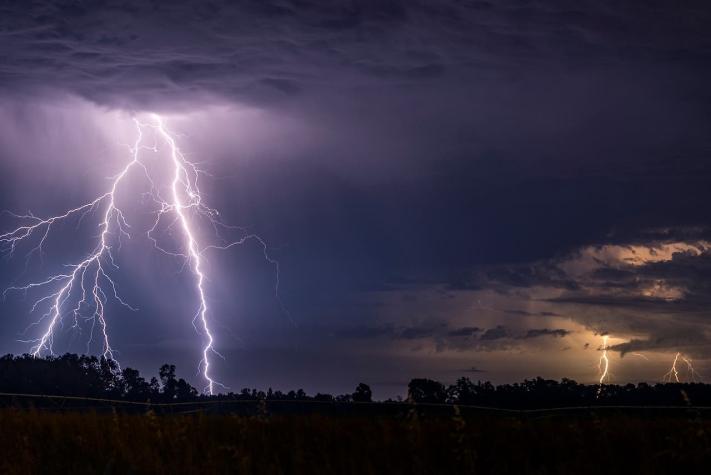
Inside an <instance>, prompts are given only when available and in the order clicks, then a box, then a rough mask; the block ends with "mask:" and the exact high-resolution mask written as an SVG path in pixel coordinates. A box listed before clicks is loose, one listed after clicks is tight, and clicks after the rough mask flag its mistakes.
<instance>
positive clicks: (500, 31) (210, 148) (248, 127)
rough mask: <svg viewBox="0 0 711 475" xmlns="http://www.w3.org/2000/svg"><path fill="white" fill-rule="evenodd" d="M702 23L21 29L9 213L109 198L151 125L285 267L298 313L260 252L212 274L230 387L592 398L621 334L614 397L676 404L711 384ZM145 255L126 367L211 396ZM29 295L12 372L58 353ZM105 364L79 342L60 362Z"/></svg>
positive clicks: (71, 335) (606, 6) (125, 24)
mask: <svg viewBox="0 0 711 475" xmlns="http://www.w3.org/2000/svg"><path fill="white" fill-rule="evenodd" d="M706 3H707V2H702V1H698V2H695V1H692V2H684V6H683V7H680V6H673V5H671V4H669V2H665V1H661V0H660V1H651V2H650V1H645V2H636V1H632V2H624V6H621V5H620V3H619V2H613V1H594V2H593V1H590V2H576V3H575V5H571V4H570V2H564V1H562V0H561V1H540V2H530V1H522V0H517V1H513V0H509V1H493V2H484V1H482V2H478V1H465V0H461V1H455V0H438V1H427V2H405V1H398V0H388V1H382V0H381V1H375V0H348V1H347V0H332V1H325V0H323V1H317V0H314V1H306V2H303V1H288V0H281V1H277V0H271V1H259V2H257V1H247V0H243V1H239V2H221V1H210V2H204V1H197V0H195V1H180V0H179V1H176V2H170V3H165V2H157V1H155V2H146V1H135V2H131V1H129V2H125V1H113V0H103V1H101V2H81V1H56V2H42V1H39V2H33V3H32V4H31V5H28V4H27V3H26V2H20V1H10V2H4V3H3V4H2V6H0V209H6V210H9V211H12V212H17V213H25V212H27V211H28V210H30V211H32V212H33V213H35V214H36V215H38V216H50V215H53V214H56V213H58V212H61V211H62V210H63V209H65V208H70V207H74V206H77V205H79V204H81V203H83V202H85V201H86V200H87V199H91V198H92V197H94V196H96V195H97V194H100V193H102V192H103V190H105V188H106V185H107V184H109V183H110V181H109V180H107V177H109V176H112V175H114V174H116V173H117V172H118V171H119V170H120V169H121V167H122V166H124V164H125V161H126V160H128V159H129V155H128V150H127V148H126V146H125V144H126V143H130V142H131V141H132V140H133V135H132V134H133V133H134V129H133V128H132V122H131V117H132V116H133V115H134V114H138V115H141V114H143V113H145V112H148V111H153V112H157V113H160V114H162V115H163V116H164V117H165V120H166V122H167V123H168V124H169V126H170V128H171V130H173V131H174V132H176V133H177V134H178V140H179V142H180V146H181V147H182V149H183V150H184V151H185V152H186V154H187V155H188V156H189V158H190V159H191V160H193V161H195V162H197V163H199V164H200V166H201V168H202V169H204V170H205V171H206V172H207V173H208V174H209V175H208V176H206V177H204V181H203V182H202V183H203V185H202V190H203V193H204V195H205V200H207V201H208V202H209V204H210V205H211V206H213V207H215V208H217V209H219V210H220V211H221V212H222V218H223V219H224V221H225V222H228V223H230V224H234V225H239V226H244V227H246V228H247V229H248V230H249V232H255V233H257V234H259V235H260V236H261V237H263V238H264V239H265V241H266V242H267V243H268V244H269V246H270V253H271V255H272V256H273V257H275V258H276V259H278V260H279V262H280V266H281V267H280V268H281V273H280V298H281V301H282V302H283V304H284V306H285V307H286V309H288V314H287V312H285V311H284V310H283V309H282V308H281V307H280V305H279V302H278V300H277V299H276V298H275V296H274V292H273V285H274V272H273V268H272V267H271V266H270V265H269V264H268V263H266V262H265V261H264V260H263V259H262V254H261V249H260V248H259V247H258V246H256V245H253V244H248V245H245V246H243V247H240V248H234V249H231V250H229V251H226V252H223V253H213V252H210V253H209V254H208V255H207V256H206V258H207V267H206V269H207V272H208V274H209V282H208V283H207V289H208V297H209V298H210V301H211V302H212V312H211V316H210V318H211V319H212V321H213V322H214V326H215V328H216V330H217V331H216V333H217V336H218V337H217V341H216V347H217V349H218V350H219V351H220V353H221V354H222V355H224V357H225V359H224V360H221V359H219V358H216V359H215V376H216V377H217V379H218V380H220V381H222V382H224V383H225V384H226V385H228V386H229V387H230V388H231V389H239V388H241V387H243V386H257V387H262V388H266V387H268V386H272V387H274V388H282V389H288V388H296V387H304V388H305V389H306V390H308V391H310V392H315V391H331V392H345V391H349V390H351V389H352V388H353V387H355V385H356V384H357V383H358V382H361V381H363V382H366V383H369V384H371V385H372V386H373V388H374V390H375V395H376V396H377V397H385V396H391V395H395V394H402V393H404V388H405V385H406V383H407V381H408V380H409V379H410V378H412V377H432V378H437V379H440V380H443V381H446V382H449V381H452V380H454V379H455V378H456V377H458V376H461V375H466V376H470V377H472V378H474V379H488V380H492V381H495V382H504V381H512V380H520V379H522V378H525V377H534V376H538V375H541V376H545V377H552V378H560V377H571V378H574V379H577V380H580V381H583V382H591V381H595V380H596V378H597V368H596V365H597V361H598V359H599V357H600V354H601V352H600V345H601V342H602V337H601V335H602V334H609V335H610V337H609V338H610V344H611V346H612V350H613V351H612V352H611V370H612V373H613V375H612V376H613V380H614V381H618V382H622V381H637V380H649V381H655V380H659V379H660V378H661V377H662V375H663V374H664V373H665V372H666V371H667V370H668V367H669V365H670V364H671V361H672V360H673V358H674V354H675V353H676V352H681V353H683V354H684V355H687V356H688V357H689V358H692V359H693V360H694V361H695V362H696V366H697V370H698V371H699V372H700V373H701V374H705V373H710V372H711V352H710V351H709V348H711V346H710V345H709V344H710V343H711V327H710V323H711V321H710V320H709V318H710V317H711V315H709V311H708V308H709V303H711V280H710V278H711V249H710V247H711V235H710V234H711V229H710V228H709V227H710V226H711V216H709V213H708V212H707V211H706V209H707V205H706V204H707V203H709V200H710V199H711V187H710V186H709V184H711V181H710V179H711V176H710V175H709V168H708V163H709V153H710V151H711V139H709V137H711V135H710V134H709V131H710V126H711V116H710V115H709V112H708V111H709V110H711V108H710V106H711V94H710V93H709V87H708V84H709V83H710V82H711V70H710V69H709V64H711V62H709V59H711V33H709V29H708V24H709V20H711V8H709V6H708V5H707V4H706ZM132 192H134V193H135V192H140V185H138V184H137V185H136V187H135V188H130V187H129V188H127V189H126V190H124V191H122V193H125V195H123V196H126V197H127V198H125V199H127V200H129V201H127V203H133V205H130V206H129V205H128V204H127V206H129V207H130V209H131V210H132V211H131V219H132V220H133V223H134V225H135V226H136V227H137V228H140V227H141V223H144V222H145V213H144V214H141V213H142V211H141V208H140V207H139V206H138V205H137V203H135V202H130V198H128V197H129V196H131V193H132ZM17 224H18V223H17V220H15V219H13V218H12V217H11V216H10V215H8V214H5V215H3V216H2V217H0V232H4V231H7V230H10V229H12V228H13V227H14V226H16V225H17ZM77 224H78V223H69V224H67V226H65V227H62V228H59V229H57V230H56V231H57V232H56V234H54V235H53V238H52V239H51V240H50V242H49V243H48V246H47V248H46V250H45V253H44V254H43V255H42V256H41V258H40V256H35V257H34V258H33V259H32V260H30V261H29V263H27V264H26V260H25V258H24V255H25V254H26V253H27V251H28V250H29V248H31V247H32V246H30V247H29V248H28V249H19V250H18V251H17V252H16V253H15V255H14V257H13V258H12V259H6V260H3V261H2V262H1V263H0V285H1V286H2V287H3V288H4V287H7V286H10V285H13V284H18V283H23V282H28V281H30V280H33V279H37V278H40V277H42V276H46V275H48V274H50V273H54V272H57V269H61V266H62V265H63V264H66V262H67V260H71V259H74V258H75V257H77V256H79V255H80V254H81V252H82V251H83V250H86V249H91V243H92V242H93V241H91V238H92V236H95V232H94V231H93V230H95V227H92V226H95V225H96V222H95V221H94V222H92V221H91V219H89V220H87V222H84V223H82V225H81V226H80V227H79V228H77ZM80 231H81V232H80ZM92 233H94V234H92ZM139 234H140V233H139ZM82 236H86V239H84V238H83V237H82ZM228 237H229V236H228ZM204 238H205V239H207V236H205V237H204ZM148 244H149V243H148V242H147V241H146V240H145V239H141V238H136V239H133V240H131V242H130V243H127V244H125V246H124V247H123V248H122V250H121V252H120V257H119V259H120V261H121V264H122V265H121V271H120V272H118V273H117V283H118V284H119V286H120V287H121V289H122V293H123V295H124V296H125V297H126V298H127V299H129V300H131V302H132V303H135V304H136V306H137V307H139V308H140V311H139V312H129V311H127V310H125V309H122V308H120V307H118V306H116V305H111V306H110V307H109V308H108V309H107V318H108V319H109V320H110V325H111V328H112V332H113V334H114V347H115V348H116V349H117V350H118V352H119V353H118V356H119V359H120V361H121V362H122V363H123V364H125V365H129V366H134V367H138V368H139V369H141V370H144V371H147V372H149V373H153V372H155V368H157V367H158V366H159V365H160V364H161V363H163V362H166V361H170V362H175V363H176V364H177V365H178V370H179V372H181V373H182V374H183V375H185V376H187V377H189V378H190V379H191V381H192V382H194V383H195V384H196V385H199V386H201V383H200V378H199V377H198V375H197V362H198V360H199V358H200V356H199V352H200V348H201V345H202V343H203V339H202V337H201V336H200V335H198V334H196V333H195V331H194V329H193V328H192V326H191V324H190V320H191V319H192V313H193V311H194V309H193V306H194V294H193V293H192V287H191V284H190V275H189V273H186V272H185V271H184V269H181V265H180V262H176V261H175V260H171V259H168V258H165V256H156V255H155V253H154V252H151V249H150V247H149V245H148ZM181 270H182V272H181ZM30 297H32V296H28V297H27V298H23V295H21V294H20V295H18V294H16V293H14V294H9V295H8V296H7V298H6V299H5V300H4V302H3V303H2V306H0V316H1V318H0V352H2V353H6V352H14V353H21V352H24V351H28V349H29V346H30V345H28V344H27V343H22V342H20V341H18V340H26V339H31V338H35V337H36V336H37V333H38V332H39V331H40V328H41V325H40V328H38V327H30V328H29V329H27V326H28V325H29V324H30V323H31V322H32V321H34V320H35V319H36V318H37V317H38V316H40V315H41V312H40V314H39V315H35V316H31V315H29V310H30V306H31V303H32V299H31V298H30ZM292 320H293V321H292ZM26 329H27V330H26ZM23 332H24V333H23ZM87 338H88V336H87V334H86V332H85V333H83V334H77V333H76V332H74V331H72V330H71V329H70V328H69V325H67V326H65V327H64V328H63V329H62V330H61V333H60V334H59V336H58V338H57V340H56V348H55V349H56V350H57V351H60V352H61V351H78V352H81V351H84V349H85V348H86V342H87ZM92 350H93V351H100V348H99V346H94V347H93V348H92ZM640 354H641V355H643V356H639V355H640Z"/></svg>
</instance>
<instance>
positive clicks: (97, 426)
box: [0, 408, 711, 474]
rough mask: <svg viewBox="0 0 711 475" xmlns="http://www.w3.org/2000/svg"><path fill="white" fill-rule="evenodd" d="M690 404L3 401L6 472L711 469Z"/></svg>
mask: <svg viewBox="0 0 711 475" xmlns="http://www.w3.org/2000/svg"><path fill="white" fill-rule="evenodd" d="M710 461H711V418H709V416H708V415H705V413H700V412H696V411H694V410H683V409H682V410H679V409H676V410H671V411H658V412H655V410H652V409H647V410H640V411H625V410H616V409H596V410H586V409H582V410H576V411H559V412H556V411H549V412H528V413H518V414H517V413H510V414H503V413H499V414H493V413H487V412H477V411H474V410H467V411H465V413H464V414H463V415H462V413H461V412H460V411H458V410H457V409H456V408H451V410H450V411H449V414H448V415H444V414H442V413H430V412H429V411H427V410H415V409H414V408H413V409H411V410H410V411H406V412H402V413H401V414H398V415H382V414H381V415H377V414H373V415H370V416H367V415H363V414H358V415H325V414H291V415H255V416H244V415H229V414H207V413H204V412H195V413H187V414H186V413H184V414H163V415H159V414H156V413H155V412H153V411H149V412H147V413H144V414H131V413H126V412H102V413H97V412H93V411H74V410H72V411H47V410H43V411H37V410H28V409H12V408H6V409H2V410H0V473H3V474H33V473H52V474H63V473H76V474H83V473H105V474H124V473H137V474H143V473H145V474H162V473H171V474H173V473H249V474H252V473H269V474H288V473H294V474H301V473H308V474H312V473H333V474H370V473H386V474H430V473H446V474H452V473H497V474H499V473H504V474H505V473H517V474H520V473H536V474H548V473H551V474H553V473H555V474H587V473H590V474H592V473H595V474H615V473H630V474H633V473H644V474H656V473H679V474H682V473H683V474H688V473H708V472H707V470H708V467H709V462H710Z"/></svg>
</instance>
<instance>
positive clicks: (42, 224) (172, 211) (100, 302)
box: [0, 114, 279, 394]
mask: <svg viewBox="0 0 711 475" xmlns="http://www.w3.org/2000/svg"><path fill="white" fill-rule="evenodd" d="M150 117H151V122H150V123H143V122H140V121H139V120H138V119H135V118H134V124H135V126H136V130H137V135H136V140H135V142H134V144H133V146H131V147H130V152H131V160H130V161H129V162H128V163H127V164H126V165H125V167H124V168H123V169H122V170H121V171H120V173H119V174H118V175H115V176H114V178H113V179H112V182H111V187H110V189H109V191H108V192H106V193H104V194H102V195H100V196H98V197H97V198H95V199H94V200H92V201H90V202H88V203H85V204H83V205H81V206H78V207H76V208H72V209H70V210H68V211H66V212H65V213H63V214H60V215H57V216H53V217H50V218H45V219H41V218H38V217H36V216H34V215H33V214H31V213H29V214H26V215H16V214H12V213H11V214H12V215H13V216H14V217H15V218H18V219H21V220H23V221H25V222H29V224H25V225H22V226H19V227H17V228H15V229H14V230H12V231H9V232H7V233H5V234H1V235H0V250H2V251H4V252H5V253H7V254H9V255H10V256H11V255H13V254H14V252H15V251H16V249H17V246H18V245H19V244H20V243H22V242H25V241H29V240H30V239H32V237H33V236H38V238H39V243H38V244H37V245H36V246H35V247H34V248H32V249H31V250H30V252H29V254H28V256H27V258H28V259H29V258H31V256H32V255H33V254H34V253H36V252H39V253H42V252H43V245H44V244H45V242H46V240H47V238H48V237H49V235H50V232H51V230H52V226H53V225H54V224H55V223H57V222H60V221H63V220H67V219H69V218H73V217H76V216H78V217H79V222H81V220H82V219H84V217H85V216H86V215H87V214H89V213H91V212H93V211H94V210H95V209H97V208H99V207H101V206H104V211H103V214H102V220H101V222H100V223H99V237H98V243H97V245H96V247H95V248H94V250H93V251H92V252H90V253H89V254H88V255H86V256H85V257H84V258H83V259H82V260H80V261H79V262H76V263H74V264H68V265H66V266H65V269H66V270H65V271H64V272H60V273H57V274H54V275H51V276H49V277H47V278H46V279H44V280H40V281H37V282H31V283H28V284H26V285H21V286H12V287H9V288H7V289H6V290H5V291H4V293H3V296H7V294H8V292H11V291H20V292H24V293H25V294H26V293H27V292H29V291H33V290H35V289H42V288H45V287H50V288H52V287H53V286H56V285H57V284H59V288H58V289H55V290H51V291H50V292H49V293H48V294H45V295H43V296H41V297H40V298H39V299H37V300H36V301H35V302H34V303H33V305H32V308H31V312H34V311H35V310H37V309H38V308H39V307H40V306H44V305H48V310H47V311H46V313H44V314H43V315H42V317H41V318H40V319H39V320H38V321H37V322H35V324H40V323H41V322H43V321H45V320H46V321H47V324H46V327H45V330H44V332H43V333H42V335H41V336H40V337H39V338H37V339H34V340H30V341H29V342H30V343H32V346H31V352H32V354H33V355H34V356H40V355H41V354H42V353H43V352H48V353H49V354H54V350H53V340H54V335H55V333H56V328H57V325H58V324H59V323H60V322H61V321H62V318H63V316H64V315H66V314H71V315H72V316H73V322H74V323H73V325H72V327H73V328H76V329H81V327H80V322H79V319H80V318H83V319H84V320H88V321H90V322H91V329H92V331H91V334H90V335H89V341H88V343H87V351H89V347H90V345H91V342H92V338H93V330H94V327H95V326H96V324H97V323H98V326H99V328H100V330H101V337H102V347H103V353H102V355H103V356H104V358H106V359H108V360H113V361H116V358H115V354H114V350H113V348H112V347H111V345H110V343H109V332H108V325H107V321H106V315H105V311H106V304H107V302H108V300H109V298H113V299H114V300H116V301H117V302H118V303H119V304H121V305H123V306H125V307H127V308H129V309H131V310H136V309H135V308H133V307H132V306H131V305H129V304H128V303H127V302H125V301H124V300H123V299H122V298H121V297H120V295H119V293H118V288H117V285H116V282H115V280H114V278H113V277H112V276H111V275H112V271H114V270H117V269H118V268H119V266H118V265H117V264H116V261H115V259H114V253H113V251H114V249H115V248H120V246H121V238H122V237H127V238H131V234H130V233H129V230H130V226H129V224H128V223H127V221H126V218H125V215H124V213H123V211H122V210H121V208H120V207H119V206H118V203H117V193H118V190H119V187H120V186H121V185H122V184H123V182H124V181H125V180H126V179H127V177H128V176H129V174H130V173H132V172H133V170H134V169H137V170H140V171H141V172H142V173H143V175H144V177H145V178H146V179H147V182H148V184H149V185H150V192H149V193H148V195H149V196H150V197H151V198H152V200H153V203H154V204H155V205H156V207H157V210H156V211H155V215H156V218H155V222H154V223H153V226H152V227H151V228H150V229H149V230H148V232H147V235H148V238H149V239H150V240H151V241H152V242H153V244H154V246H155V247H156V249H158V250H159V251H161V252H164V253H166V254H168V255H171V256H174V257H180V258H182V259H184V260H185V262H186V264H187V265H188V266H189V268H190V270H191V271H192V273H193V275H194V277H195V281H194V283H195V290H196V294H197V296H198V299H199V303H198V308H197V311H196V313H195V317H194V319H193V326H195V328H196V330H197V329H198V327H197V325H196V324H195V323H196V322H197V321H199V323H200V331H201V333H203V335H204V336H205V339H206V342H205V345H204V346H203V349H202V359H201V361H200V367H201V370H202V375H203V377H204V378H205V381H206V382H207V386H206V388H205V390H206V391H207V392H209V393H210V394H213V393H214V389H215V385H216V384H219V383H217V382H216V381H215V380H214V379H213V377H212V376H211V372H210V355H212V354H217V355H219V353H217V351H216V349H215V347H214V343H215V338H214V335H213V333H212V331H211V329H210V326H209V322H208V303H207V298H206V292H205V280H206V279H205V274H204V270H203V268H202V253H203V252H204V251H205V250H207V249H229V248H230V247H232V246H235V245H239V244H243V243H245V242H246V241H248V240H255V241H257V242H258V243H259V244H260V245H261V246H262V249H263V252H264V257H265V258H266V260H267V261H268V262H269V263H270V264H272V265H274V267H275V270H276V287H275V288H276V291H277V292H278V286H279V267H278V262H277V261H275V260H274V259H272V258H270V257H269V255H268V253H267V246H266V244H265V242H264V241H263V240H262V239H261V238H260V237H259V236H256V235H254V234H246V235H244V236H242V237H241V238H240V239H238V240H237V241H234V242H229V243H226V244H219V245H214V244H213V245H208V246H205V247H202V248H201V247H200V245H199V243H198V239H197V234H196V232H195V231H194V229H193V225H192V223H191V219H190V217H189V216H188V211H192V212H195V213H196V214H197V215H199V216H201V217H203V218H206V219H207V220H208V221H209V222H210V223H211V225H212V226H213V228H214V229H215V232H217V231H218V229H219V228H230V229H237V228H233V227H230V226H226V225H224V224H222V223H221V222H220V221H219V219H218V215H219V213H218V212H217V210H214V209H212V208H209V207H208V206H206V205H205V204H204V203H203V200H202V195H201V194H200V190H199V187H198V177H199V175H200V174H201V172H200V170H198V168H197V167H196V165H195V164H194V163H192V162H190V161H188V160H187V159H186V157H185V156H184V155H183V154H182V152H181V151H180V149H179V147H178V146H177V143H176V140H175V138H174V137H173V135H172V134H171V133H170V132H169V131H168V129H167V128H166V127H165V125H164V123H163V120H162V119H161V117H160V116H158V115H156V114H152V115H151V116H150ZM148 128H150V129H152V130H153V131H154V132H156V133H157V135H158V136H160V137H161V138H162V140H163V142H164V143H165V144H166V145H167V146H168V148H169V149H170V166H171V169H172V178H171V180H170V186H169V193H167V194H166V195H169V198H164V197H163V194H162V193H161V192H160V190H159V186H158V185H157V184H156V181H154V179H153V178H152V176H151V174H150V173H149V169H148V167H147V166H146V164H145V163H144V162H143V161H141V151H144V150H151V151H154V152H156V151H157V145H154V146H152V147H149V146H145V145H143V137H144V131H145V130H146V129H148ZM169 215H170V216H173V222H172V223H171V226H172V225H174V224H176V223H177V224H179V225H180V229H181V231H182V235H183V241H184V242H183V248H184V250H183V251H180V250H179V251H172V250H168V249H166V248H165V247H163V246H162V245H160V243H159V242H158V238H156V237H155V236H154V235H153V234H154V233H155V232H156V231H157V230H158V228H159V226H160V225H161V223H162V221H163V218H164V217H165V216H169ZM277 297H278V296H277ZM70 302H74V303H73V305H72V307H71V310H69V311H67V310H66V307H67V306H68V305H69V303H70ZM87 309H88V310H90V313H87Z"/></svg>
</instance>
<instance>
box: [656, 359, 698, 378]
mask: <svg viewBox="0 0 711 475" xmlns="http://www.w3.org/2000/svg"><path fill="white" fill-rule="evenodd" d="M679 360H681V361H683V362H684V363H685V364H686V371H687V374H688V376H689V381H692V382H693V381H696V380H701V376H700V375H699V374H698V373H697V372H696V371H695V370H694V365H693V362H692V361H691V358H689V357H686V356H684V355H682V354H681V353H679V352H677V353H676V354H675V355H674V361H673V362H672V365H671V368H670V369H669V371H667V372H666V373H665V374H664V376H663V377H662V380H663V381H664V382H667V383H672V382H673V383H680V382H681V379H680V378H679V370H678V369H677V367H676V365H677V364H678V363H679Z"/></svg>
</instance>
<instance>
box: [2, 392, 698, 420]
mask: <svg viewBox="0 0 711 475" xmlns="http://www.w3.org/2000/svg"><path fill="white" fill-rule="evenodd" d="M0 407H5V408H8V407H10V408H35V409H50V410H67V411H71V410H95V411H102V410H106V409H109V410H126V411H128V412H148V411H152V412H160V413H172V414H176V413H181V414H189V413H197V412H208V413H238V414H261V415H268V414H289V413H324V414H349V413H355V414H363V413H367V414H383V415H388V414H390V415H397V414H403V413H407V412H410V411H417V410H423V411H427V412H428V413H432V414H435V415H436V414H442V415H457V414H462V413H482V414H500V415H524V416H526V415H531V416H537V415H538V416H540V415H549V414H550V415H554V414H571V413H577V414H585V413H598V412H603V413H604V412H625V413H656V414H659V413H679V414H688V413H689V412H693V413H696V414H699V415H700V414H702V413H703V414H704V415H711V407H710V406H691V405H646V406H645V405H588V406H561V407H546V408H524V409H517V408H505V407H496V406H481V405H470V404H448V403H414V402H409V401H406V402H390V401H388V402H357V401H355V402H340V401H320V400H306V399H256V400H255V399H198V400H195V401H179V402H157V401H156V402H154V401H131V400H124V399H108V398H97V397H84V396H65V395H50V394H28V393H8V392H0Z"/></svg>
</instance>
